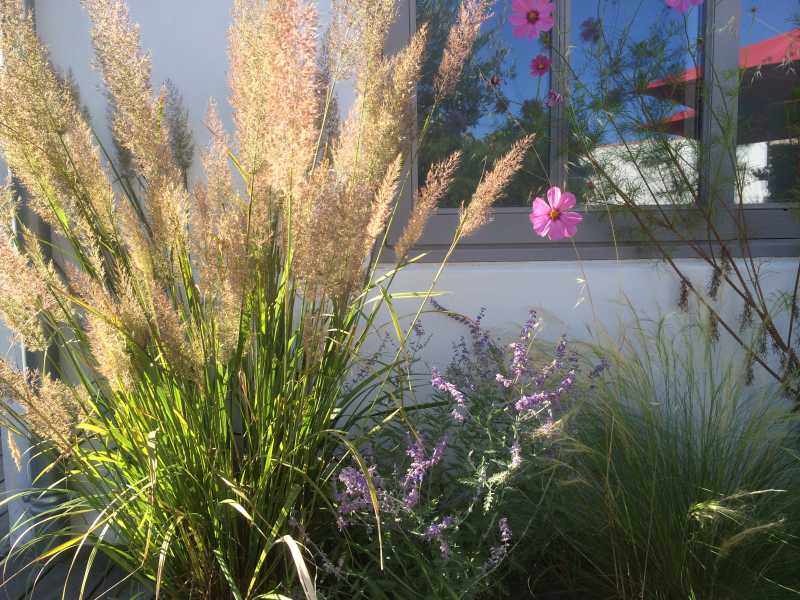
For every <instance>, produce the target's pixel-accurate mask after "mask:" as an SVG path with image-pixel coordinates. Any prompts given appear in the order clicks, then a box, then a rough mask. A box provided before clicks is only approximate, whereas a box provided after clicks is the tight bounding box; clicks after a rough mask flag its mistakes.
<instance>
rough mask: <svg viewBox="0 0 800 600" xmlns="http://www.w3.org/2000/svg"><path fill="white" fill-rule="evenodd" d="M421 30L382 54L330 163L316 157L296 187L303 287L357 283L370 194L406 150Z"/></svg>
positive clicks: (295, 226) (337, 288) (332, 290)
mask: <svg viewBox="0 0 800 600" xmlns="http://www.w3.org/2000/svg"><path fill="white" fill-rule="evenodd" d="M425 36H426V30H425V29H424V28H423V29H422V30H421V31H419V32H418V33H417V34H416V35H415V36H414V37H413V38H412V39H411V41H410V43H409V44H408V46H406V47H405V48H404V49H403V50H401V51H400V52H398V53H397V54H396V55H394V56H392V57H390V58H387V59H382V60H381V64H380V65H379V67H378V68H377V70H376V75H375V76H374V79H373V81H372V82H371V85H370V86H369V87H368V88H362V87H361V84H358V85H357V86H356V87H357V90H359V91H358V94H357V97H356V100H355V104H354V106H353V109H352V110H351V112H350V114H349V115H348V117H347V120H346V122H345V124H344V126H343V130H342V132H341V134H340V136H339V138H338V140H337V144H336V147H335V149H334V152H333V161H332V163H331V162H330V161H328V160H322V161H321V162H320V164H319V165H318V166H317V167H316V168H315V169H314V170H313V172H312V173H311V174H310V175H309V177H308V178H307V181H306V183H305V186H304V189H303V190H302V191H301V192H300V193H298V194H297V196H298V197H299V198H301V200H300V201H299V202H297V203H296V204H295V205H294V206H293V214H292V218H293V223H292V234H293V237H294V258H295V264H296V267H297V273H298V276H299V277H300V279H301V280H303V281H304V284H305V286H306V287H307V288H308V289H314V290H317V291H325V292H326V293H329V294H331V295H333V296H338V295H341V294H347V293H348V292H349V291H350V290H351V289H352V288H353V286H354V285H357V284H358V283H359V282H360V277H361V275H362V273H363V268H364V249H365V248H366V247H368V246H370V236H371V235H372V233H371V231H370V224H371V222H373V216H374V211H375V209H376V203H375V199H376V197H377V195H378V193H379V189H380V188H381V184H382V182H384V181H385V179H386V177H387V173H388V172H390V171H391V170H392V169H393V168H394V166H393V163H394V162H395V161H397V160H398V156H400V157H401V158H400V160H403V159H404V158H405V156H407V154H408V150H409V143H408V141H409V139H408V136H409V135H410V132H411V124H412V122H413V108H414V107H413V98H414V93H415V90H416V85H415V82H416V81H418V79H419V75H420V70H421V63H422V53H423V50H424V47H425ZM363 85H366V84H365V83H364V84H363ZM389 177H390V178H391V176H389Z"/></svg>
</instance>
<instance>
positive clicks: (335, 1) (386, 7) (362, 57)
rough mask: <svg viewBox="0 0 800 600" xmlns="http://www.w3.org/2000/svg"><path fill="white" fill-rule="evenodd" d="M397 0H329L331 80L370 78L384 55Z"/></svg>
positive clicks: (395, 14)
mask: <svg viewBox="0 0 800 600" xmlns="http://www.w3.org/2000/svg"><path fill="white" fill-rule="evenodd" d="M396 16H397V0H332V2H331V17H332V18H331V26H330V30H329V31H330V34H329V42H330V50H329V54H330V57H331V58H330V60H331V66H332V73H333V81H341V80H343V79H347V78H349V77H355V78H356V79H359V78H360V79H362V80H369V76H368V73H369V72H370V71H371V70H372V69H374V68H375V67H376V66H377V65H378V64H379V62H380V60H381V57H382V56H383V52H384V48H385V47H386V36H387V35H388V33H389V28H390V27H391V26H392V23H393V22H394V20H395V17H396Z"/></svg>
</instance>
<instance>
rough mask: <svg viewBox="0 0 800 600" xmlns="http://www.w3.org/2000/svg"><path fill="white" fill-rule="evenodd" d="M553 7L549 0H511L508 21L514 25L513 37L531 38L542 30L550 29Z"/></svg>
mask: <svg viewBox="0 0 800 600" xmlns="http://www.w3.org/2000/svg"><path fill="white" fill-rule="evenodd" d="M555 8H556V6H555V4H553V3H552V2H551V1H550V0H512V2H511V10H512V13H511V16H510V17H508V22H509V23H511V24H512V25H513V26H514V29H513V30H512V32H513V34H514V37H518V38H524V37H526V38H528V39H533V38H538V37H539V34H541V33H542V32H544V31H550V30H551V29H552V28H553V24H554V23H555V21H554V20H553V11H554V10H555Z"/></svg>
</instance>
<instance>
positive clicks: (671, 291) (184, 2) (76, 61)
mask: <svg viewBox="0 0 800 600" xmlns="http://www.w3.org/2000/svg"><path fill="white" fill-rule="evenodd" d="M323 2H325V3H326V4H327V0H323ZM230 5H231V2H230V0H204V1H198V0H130V1H129V6H130V11H131V14H132V16H133V18H134V19H135V20H136V21H137V22H138V23H139V24H140V26H141V35H142V39H143V43H144V45H145V47H146V48H147V49H148V50H149V51H151V52H152V60H153V79H154V83H155V84H156V85H159V84H160V83H161V82H163V81H164V80H165V79H166V78H168V77H170V78H172V79H173V81H175V83H176V84H177V85H178V87H179V89H180V90H181V91H182V92H183V94H184V97H185V100H186V104H187V107H188V109H189V111H190V115H191V125H192V128H193V130H194V134H195V139H196V141H197V145H198V147H201V146H202V145H203V144H204V143H205V142H206V141H207V139H208V136H207V133H206V130H205V128H204V127H203V125H202V119H203V116H204V114H205V110H206V106H207V104H208V100H209V98H211V97H214V98H215V99H216V100H218V101H219V104H220V107H221V108H222V109H223V118H224V120H226V122H227V124H228V125H229V126H230V113H229V112H227V110H226V97H227V95H228V85H227V73H226V67H227V59H226V55H225V52H226V44H227V42H226V36H227V28H228V24H229V21H230V18H229V9H230ZM36 8H37V24H38V28H39V34H40V36H41V38H42V39H43V40H44V42H45V43H46V44H47V45H48V46H49V47H50V49H51V52H52V58H53V61H54V62H55V64H56V65H57V66H59V67H60V68H62V69H64V70H66V69H71V70H72V71H73V73H74V75H75V77H76V79H77V81H78V83H79V85H80V88H81V92H82V96H83V99H84V102H85V103H86V105H87V106H88V107H89V109H90V110H91V112H92V114H93V115H94V120H95V125H96V126H101V125H103V124H104V123H105V110H106V108H105V106H106V103H105V99H104V97H103V94H102V92H101V90H100V88H99V85H100V79H99V77H98V75H97V73H96V72H94V71H92V69H91V44H90V41H89V23H88V19H87V17H86V15H85V13H84V11H83V9H82V8H81V6H80V2H79V0H37V1H36ZM323 12H324V11H323ZM287 76H291V75H290V74H287ZM276 84H278V85H279V82H276ZM103 137H104V139H106V140H108V135H107V133H103ZM531 235H533V234H531ZM678 263H679V264H680V265H681V267H682V268H685V269H686V270H687V272H688V273H690V274H691V276H692V277H693V278H695V279H696V281H697V282H698V285H701V286H702V285H705V282H706V281H707V278H708V272H707V271H706V270H705V269H704V268H703V266H702V265H701V264H700V263H699V262H696V261H687V260H682V261H678ZM795 267H796V261H791V260H774V261H769V265H768V267H767V271H769V272H770V273H771V276H770V278H769V285H768V287H769V288H770V289H769V290H768V293H770V292H775V291H777V290H781V289H784V290H785V289H787V288H789V286H790V284H791V283H792V280H791V278H792V276H793V274H794V272H793V269H794V268H795ZM432 271H433V267H432V266H430V265H419V266H414V267H411V268H409V269H408V270H407V271H406V272H405V273H404V274H403V275H402V276H401V277H400V279H399V281H398V285H397V289H398V290H399V289H403V290H419V289H425V288H426V287H427V283H428V282H429V280H430V277H431V274H432ZM579 280H585V281H586V284H585V285H584V284H582V283H579ZM439 288H440V289H442V290H447V291H449V292H451V294H450V295H448V296H445V297H443V298H441V301H442V302H443V303H444V304H446V305H447V306H448V307H449V308H452V309H455V310H458V311H462V312H464V313H466V314H475V313H476V312H477V311H478V310H479V309H480V307H482V306H485V307H486V308H487V309H488V312H487V317H486V323H487V324H488V325H489V326H492V327H497V328H498V329H500V330H503V331H507V332H509V333H512V332H513V331H514V330H515V329H516V328H517V326H518V324H519V323H521V322H522V321H524V320H525V318H526V315H527V311H528V309H529V308H538V309H540V310H541V311H542V313H543V314H545V315H546V316H547V319H548V322H549V326H548V328H547V330H546V334H547V335H548V336H551V337H553V338H555V337H557V336H558V335H560V334H561V333H562V332H565V333H568V334H569V335H570V336H573V337H578V338H583V339H588V338H591V337H592V335H594V334H596V333H597V332H598V331H601V330H605V331H607V332H609V333H610V335H612V336H616V335H617V334H619V333H620V332H623V331H624V329H625V325H624V324H623V323H624V319H626V318H629V317H630V314H629V313H628V311H627V309H625V308H624V303H625V299H626V298H627V299H629V300H630V302H631V303H632V304H633V305H634V306H635V307H636V308H637V310H638V311H640V312H641V313H642V314H647V315H649V316H652V317H657V316H659V315H660V314H662V313H663V312H669V311H674V310H675V306H676V299H677V297H678V293H679V286H678V283H677V280H676V279H675V277H674V276H673V275H672V273H670V272H669V271H668V270H667V268H666V267H665V266H664V265H663V264H660V263H657V262H654V261H625V262H619V263H618V262H615V261H588V262H583V263H579V262H575V261H573V262H546V263H480V264H455V265H451V266H450V267H449V268H448V269H447V271H446V272H445V275H444V276H443V278H442V280H441V283H440V286H439ZM728 292H729V290H728ZM725 295H726V292H725V291H723V296H725ZM727 296H730V294H729V293H727ZM732 304H733V303H732ZM404 308H406V310H407V311H408V312H412V305H410V304H408V305H406V306H405V307H404ZM737 311H738V307H737V306H731V308H730V314H731V315H735V314H736V312H737ZM426 326H427V329H428V330H429V332H435V333H436V334H437V335H436V336H435V337H434V338H433V339H432V341H431V343H430V345H429V347H428V349H427V352H426V358H427V359H428V360H429V361H430V362H433V363H437V364H440V365H443V364H444V363H446V361H447V358H448V357H449V354H450V344H451V342H452V341H453V340H454V339H456V338H457V337H458V336H459V335H461V333H462V332H461V331H460V330H459V329H458V327H456V326H455V325H454V324H453V323H450V322H448V321H447V320H446V319H444V318H442V317H430V318H426Z"/></svg>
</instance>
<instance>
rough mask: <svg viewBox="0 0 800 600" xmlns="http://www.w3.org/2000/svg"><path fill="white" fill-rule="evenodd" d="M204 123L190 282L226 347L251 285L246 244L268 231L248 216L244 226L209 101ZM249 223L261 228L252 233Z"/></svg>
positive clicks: (243, 210) (262, 239) (224, 141)
mask: <svg viewBox="0 0 800 600" xmlns="http://www.w3.org/2000/svg"><path fill="white" fill-rule="evenodd" d="M206 127H207V128H208V130H209V131H210V132H211V142H210V143H209V145H208V148H206V149H205V151H204V152H203V153H202V155H201V160H202V164H203V170H204V173H205V178H206V181H205V184H196V185H195V186H194V189H193V190H192V205H191V208H190V211H189V215H190V229H191V233H192V235H191V236H190V240H189V241H190V249H191V252H192V258H193V263H194V264H193V271H194V276H195V280H196V281H197V284H198V286H199V287H200V289H201V291H202V292H203V295H204V297H205V298H206V300H207V301H208V302H209V303H210V305H212V306H217V307H218V308H219V313H218V315H219V318H218V320H217V330H218V333H219V341H220V344H221V346H222V347H223V348H224V349H225V350H226V351H230V350H233V348H234V347H235V344H236V339H237V337H238V329H239V317H240V314H241V303H242V298H243V296H245V295H246V293H247V290H249V289H250V288H251V287H252V285H253V283H254V278H253V274H254V269H255V268H256V265H255V262H254V257H253V254H254V253H253V250H252V246H253V245H259V246H262V247H263V246H266V245H267V244H268V243H269V242H270V235H271V229H270V228H265V227H263V226H264V225H266V222H265V221H263V220H256V221H253V220H250V225H251V228H250V229H249V230H248V206H247V204H246V203H245V202H244V201H243V200H242V199H241V197H240V195H239V194H238V192H237V191H236V189H235V186H234V182H233V179H232V177H231V170H230V160H229V147H230V142H229V139H228V136H227V134H226V132H225V128H224V127H223V125H222V121H221V120H220V117H219V113H218V111H217V107H216V104H215V103H213V102H212V103H211V104H210V105H209V109H208V115H207V117H206ZM254 225H255V226H261V229H260V230H256V231H253V229H252V227H253V226H254ZM248 232H249V235H250V240H251V241H250V242H248Z"/></svg>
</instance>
